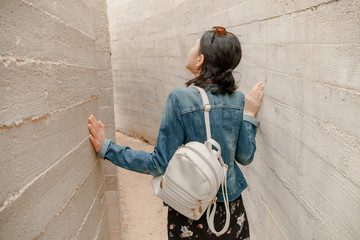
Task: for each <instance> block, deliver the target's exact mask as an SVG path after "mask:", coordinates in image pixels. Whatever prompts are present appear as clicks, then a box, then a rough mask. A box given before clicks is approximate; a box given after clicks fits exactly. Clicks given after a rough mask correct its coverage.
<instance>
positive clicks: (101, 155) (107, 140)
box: [98, 138, 111, 159]
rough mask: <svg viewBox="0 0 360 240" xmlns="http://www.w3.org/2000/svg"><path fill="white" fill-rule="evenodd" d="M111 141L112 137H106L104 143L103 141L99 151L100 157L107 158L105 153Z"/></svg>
mask: <svg viewBox="0 0 360 240" xmlns="http://www.w3.org/2000/svg"><path fill="white" fill-rule="evenodd" d="M110 142H111V140H110V139H107V138H106V139H105V140H104V143H103V145H102V146H101V148H100V151H99V153H98V157H99V158H102V159H105V153H106V150H107V149H108V147H109V145H110Z"/></svg>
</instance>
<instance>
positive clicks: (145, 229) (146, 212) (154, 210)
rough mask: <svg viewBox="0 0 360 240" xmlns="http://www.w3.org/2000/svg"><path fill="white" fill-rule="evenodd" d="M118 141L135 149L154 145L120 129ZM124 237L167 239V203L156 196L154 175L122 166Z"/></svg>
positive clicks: (121, 231)
mask: <svg viewBox="0 0 360 240" xmlns="http://www.w3.org/2000/svg"><path fill="white" fill-rule="evenodd" d="M116 143H117V144H119V145H126V146H129V147H131V149H134V150H143V151H146V152H152V151H153V148H154V146H152V145H149V144H147V143H145V142H143V141H141V140H138V139H136V138H132V137H129V136H126V135H124V134H121V133H116ZM118 175H119V195H120V197H119V201H120V221H121V227H120V237H119V238H120V240H139V239H144V240H153V239H154V240H166V239H167V230H166V224H167V207H163V204H162V201H161V200H160V199H159V198H157V197H155V195H154V193H153V189H152V186H151V179H152V176H150V175H145V174H140V173H136V172H132V171H129V170H126V169H123V168H120V167H119V168H118Z"/></svg>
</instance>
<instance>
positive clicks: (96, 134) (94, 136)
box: [88, 115, 105, 153]
mask: <svg viewBox="0 0 360 240" xmlns="http://www.w3.org/2000/svg"><path fill="white" fill-rule="evenodd" d="M88 120H89V125H88V128H89V130H90V132H91V134H90V135H89V138H90V141H91V143H92V144H93V145H94V148H95V151H96V152H97V153H98V152H99V151H100V148H101V146H102V145H103V143H104V140H105V126H104V124H103V123H102V122H101V121H100V120H99V122H98V121H96V119H95V117H94V116H93V115H90V117H89V119H88Z"/></svg>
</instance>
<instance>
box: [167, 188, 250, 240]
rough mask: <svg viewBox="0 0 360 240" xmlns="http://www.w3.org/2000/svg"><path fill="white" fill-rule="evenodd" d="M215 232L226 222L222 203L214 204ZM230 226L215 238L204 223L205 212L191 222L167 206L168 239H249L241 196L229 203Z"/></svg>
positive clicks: (247, 224) (205, 222)
mask: <svg viewBox="0 0 360 240" xmlns="http://www.w3.org/2000/svg"><path fill="white" fill-rule="evenodd" d="M216 206H217V207H216V213H215V224H214V225H215V230H217V231H220V230H221V229H222V228H223V227H224V225H225V220H226V213H225V205H224V203H223V202H217V203H216ZM229 208H230V225H229V228H228V231H227V232H225V233H224V234H223V235H221V236H216V235H215V234H214V233H212V232H211V231H210V229H209V228H208V225H207V221H206V212H205V213H204V214H203V215H202V216H201V218H200V219H199V220H192V219H190V218H187V217H185V216H183V215H182V214H180V213H178V212H177V211H176V210H175V209H173V208H171V207H170V206H169V209H168V224H167V229H168V238H169V240H175V239H206V240H208V239H218V240H220V239H221V240H226V239H244V240H245V239H246V240H249V239H250V232H249V223H248V220H247V217H246V212H245V208H244V205H243V201H242V197H241V195H240V196H239V197H238V198H237V199H235V200H234V201H231V202H229Z"/></svg>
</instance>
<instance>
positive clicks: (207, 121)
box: [192, 86, 211, 140]
mask: <svg viewBox="0 0 360 240" xmlns="http://www.w3.org/2000/svg"><path fill="white" fill-rule="evenodd" d="M192 87H194V88H196V89H197V90H199V92H200V94H201V98H202V102H203V105H204V115H205V126H206V137H207V140H210V139H211V128H210V117H209V112H210V109H211V106H210V103H209V98H208V96H207V95H206V92H205V90H204V89H202V88H200V87H198V86H192Z"/></svg>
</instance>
